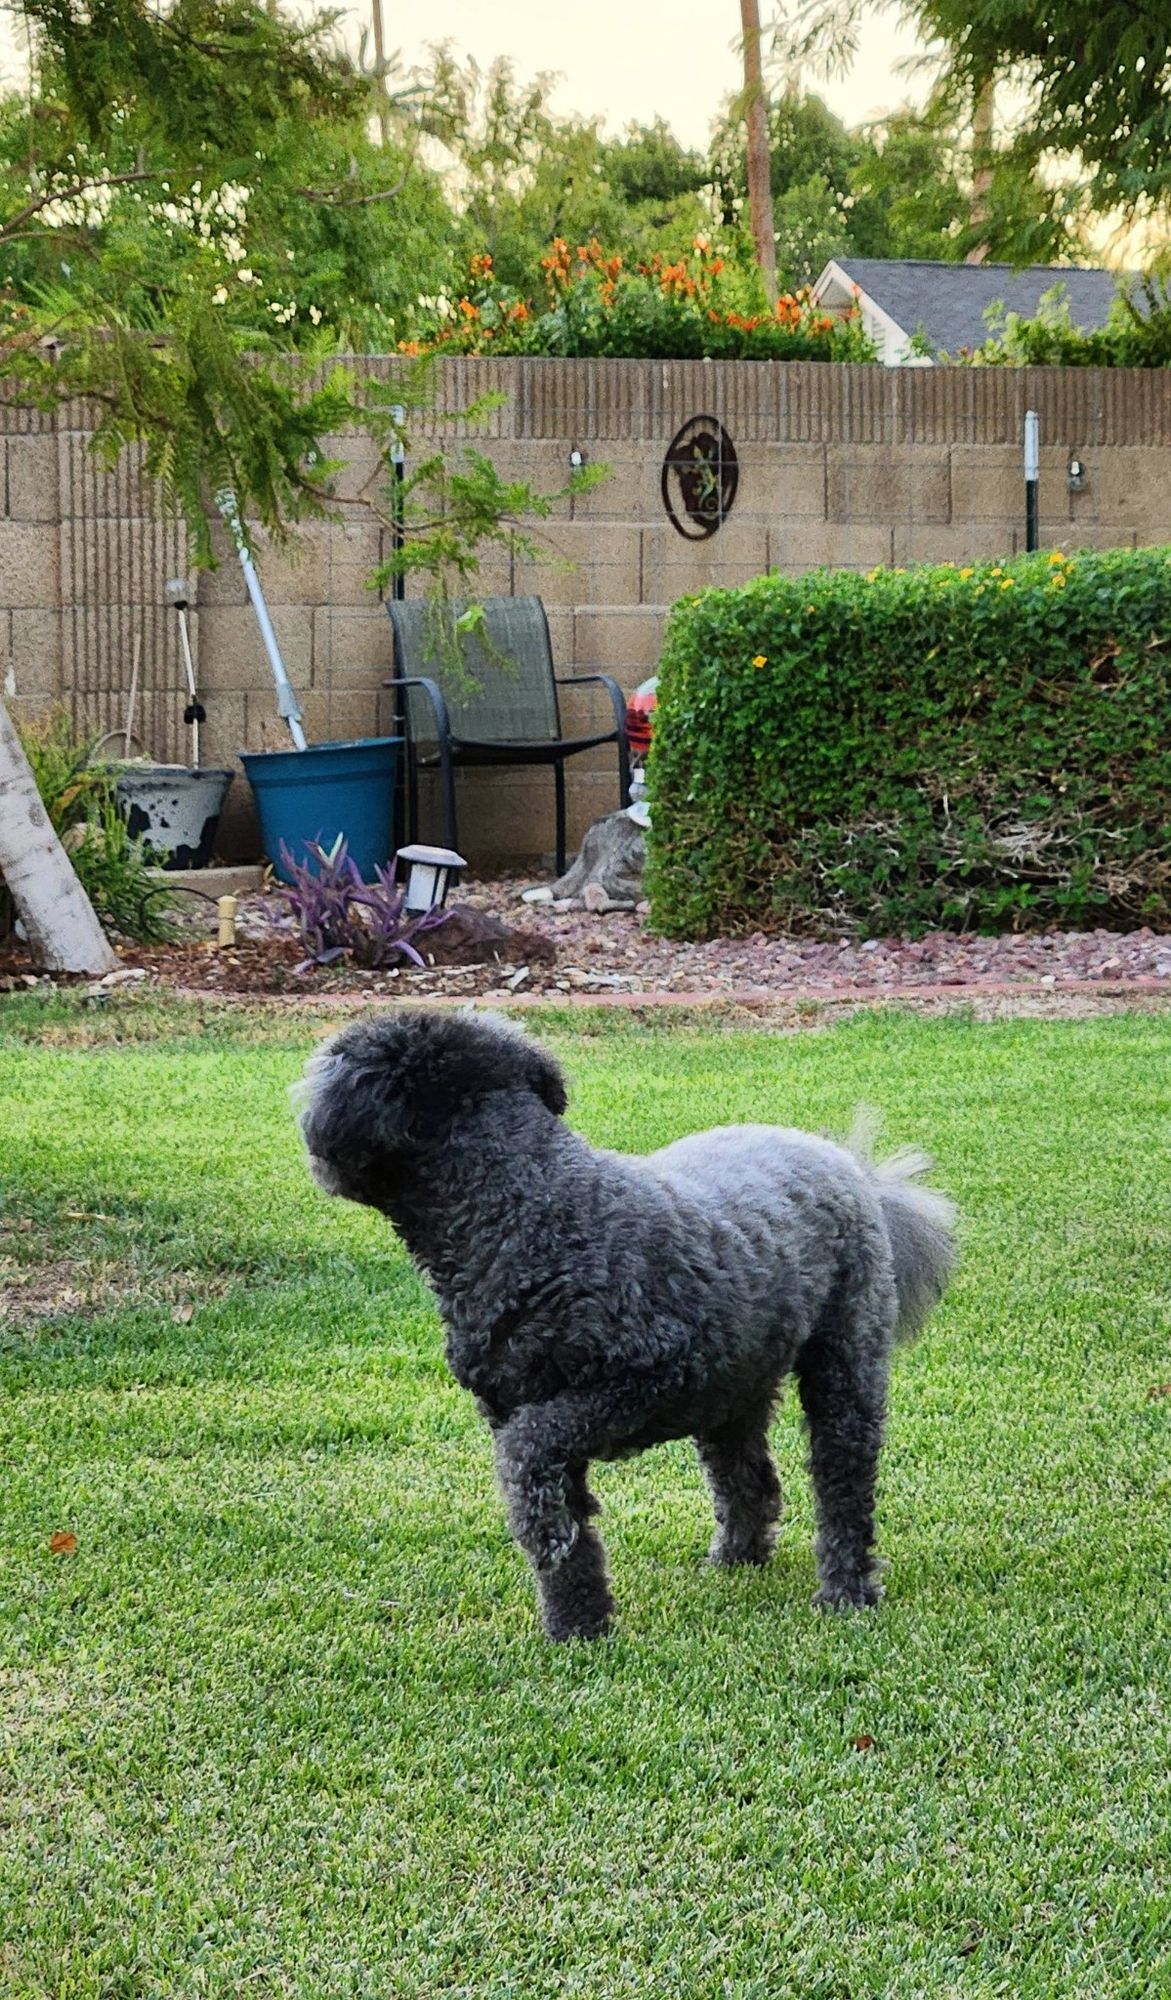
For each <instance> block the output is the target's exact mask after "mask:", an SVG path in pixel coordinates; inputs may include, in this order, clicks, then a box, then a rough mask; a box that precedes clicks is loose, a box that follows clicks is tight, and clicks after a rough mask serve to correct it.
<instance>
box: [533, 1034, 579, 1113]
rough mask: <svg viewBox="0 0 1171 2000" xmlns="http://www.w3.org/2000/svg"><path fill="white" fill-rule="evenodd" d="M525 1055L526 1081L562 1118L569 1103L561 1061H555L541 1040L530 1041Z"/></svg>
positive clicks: (543, 1102) (543, 1101) (551, 1109)
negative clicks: (543, 1046) (542, 1045)
mask: <svg viewBox="0 0 1171 2000" xmlns="http://www.w3.org/2000/svg"><path fill="white" fill-rule="evenodd" d="M525 1056H526V1071H527V1074H526V1077H525V1081H526V1083H527V1084H528V1086H529V1089H530V1090H534V1091H535V1092H536V1094H537V1096H538V1097H539V1098H540V1100H541V1102H542V1104H547V1105H548V1107H549V1109H550V1111H553V1112H556V1114H557V1116H558V1118H560V1117H561V1116H562V1114H563V1113H564V1111H565V1109H566V1106H567V1105H568V1103H569V1093H568V1091H567V1090H566V1088H565V1078H564V1076H563V1074H562V1071H561V1065H560V1063H557V1062H554V1060H553V1057H552V1056H551V1055H550V1054H549V1051H548V1049H543V1048H542V1047H541V1044H540V1042H529V1043H528V1044H527V1045H526V1049H525Z"/></svg>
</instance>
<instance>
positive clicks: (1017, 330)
mask: <svg viewBox="0 0 1171 2000" xmlns="http://www.w3.org/2000/svg"><path fill="white" fill-rule="evenodd" d="M984 317H985V319H986V320H987V322H988V337H987V339H986V340H984V341H982V342H981V344H980V346H979V347H977V348H974V349H973V350H972V351H971V352H970V353H969V352H964V353H961V354H956V355H952V356H951V359H952V360H953V361H956V362H959V363H961V364H963V365H966V366H970V367H974V368H1168V367H1171V291H1169V289H1168V285H1167V281H1166V279H1165V278H1153V277H1150V278H1143V279H1142V280H1141V281H1140V282H1138V283H1132V284H1131V285H1130V286H1128V287H1126V288H1123V289H1120V290H1119V292H1118V295H1117V297H1116V298H1115V300H1114V303H1113V305H1112V306H1111V308H1110V316H1109V318H1108V320H1107V321H1106V324H1105V326H1102V327H1093V328H1091V329H1089V330H1088V331H1087V332H1083V331H1082V329H1081V328H1080V327H1076V326H1075V325H1074V323H1073V318H1072V315H1071V313H1070V310H1069V298H1068V295H1067V293H1066V289H1065V286H1064V285H1062V284H1058V285H1055V286H1054V287H1053V289H1052V291H1049V292H1046V293H1045V294H1044V296H1043V297H1042V299H1041V301H1040V303H1039V304H1038V307H1037V310H1036V313H1035V314H1034V315H1033V317H1032V318H1031V319H1027V318H1025V316H1024V315H1023V314H1022V313H1016V312H1008V311H1007V310H1006V309H1005V307H1004V306H1003V305H999V306H992V307H990V308H989V310H988V312H987V313H986V314H985V315H984Z"/></svg>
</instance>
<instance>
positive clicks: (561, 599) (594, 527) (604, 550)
mask: <svg viewBox="0 0 1171 2000" xmlns="http://www.w3.org/2000/svg"><path fill="white" fill-rule="evenodd" d="M540 540H541V546H542V550H543V552H547V553H545V559H544V560H542V561H540V562H526V561H523V560H522V559H521V558H520V557H519V556H518V557H517V559H516V563H515V566H514V572H513V575H514V583H513V587H514V589H515V592H516V594H517V596H518V597H519V596H523V595H525V594H526V593H528V592H532V593H533V594H534V595H535V596H538V597H541V598H543V599H544V601H545V602H546V603H547V604H563V605H573V606H577V605H579V604H637V603H638V601H639V576H640V548H639V536H638V530H637V529H635V528H630V527H626V526H624V525H622V524H620V523H609V522H604V521H566V522H561V523H558V524H557V525H556V526H553V525H552V524H546V525H545V526H544V527H543V528H542V531H541V538H540Z"/></svg>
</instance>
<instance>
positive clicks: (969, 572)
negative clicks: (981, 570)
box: [960, 563, 976, 583]
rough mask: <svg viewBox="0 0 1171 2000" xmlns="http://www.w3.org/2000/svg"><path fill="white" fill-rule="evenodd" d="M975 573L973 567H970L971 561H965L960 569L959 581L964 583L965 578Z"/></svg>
mask: <svg viewBox="0 0 1171 2000" xmlns="http://www.w3.org/2000/svg"><path fill="white" fill-rule="evenodd" d="M975 574H976V572H975V570H974V569H973V568H972V565H971V563H965V565H964V567H963V569H962V570H961V571H960V582H961V583H966V582H967V580H968V578H969V577H970V576H975Z"/></svg>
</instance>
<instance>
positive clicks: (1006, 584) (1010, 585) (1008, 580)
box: [1000, 576, 1013, 590]
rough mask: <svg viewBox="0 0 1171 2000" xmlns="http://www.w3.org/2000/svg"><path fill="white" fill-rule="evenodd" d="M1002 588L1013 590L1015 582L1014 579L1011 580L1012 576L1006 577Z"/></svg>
mask: <svg viewBox="0 0 1171 2000" xmlns="http://www.w3.org/2000/svg"><path fill="white" fill-rule="evenodd" d="M1000 588H1001V589H1002V590H1011V589H1012V588H1013V581H1012V578H1011V576H1006V577H1005V579H1004V581H1003V583H1002V584H1001V586H1000Z"/></svg>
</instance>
